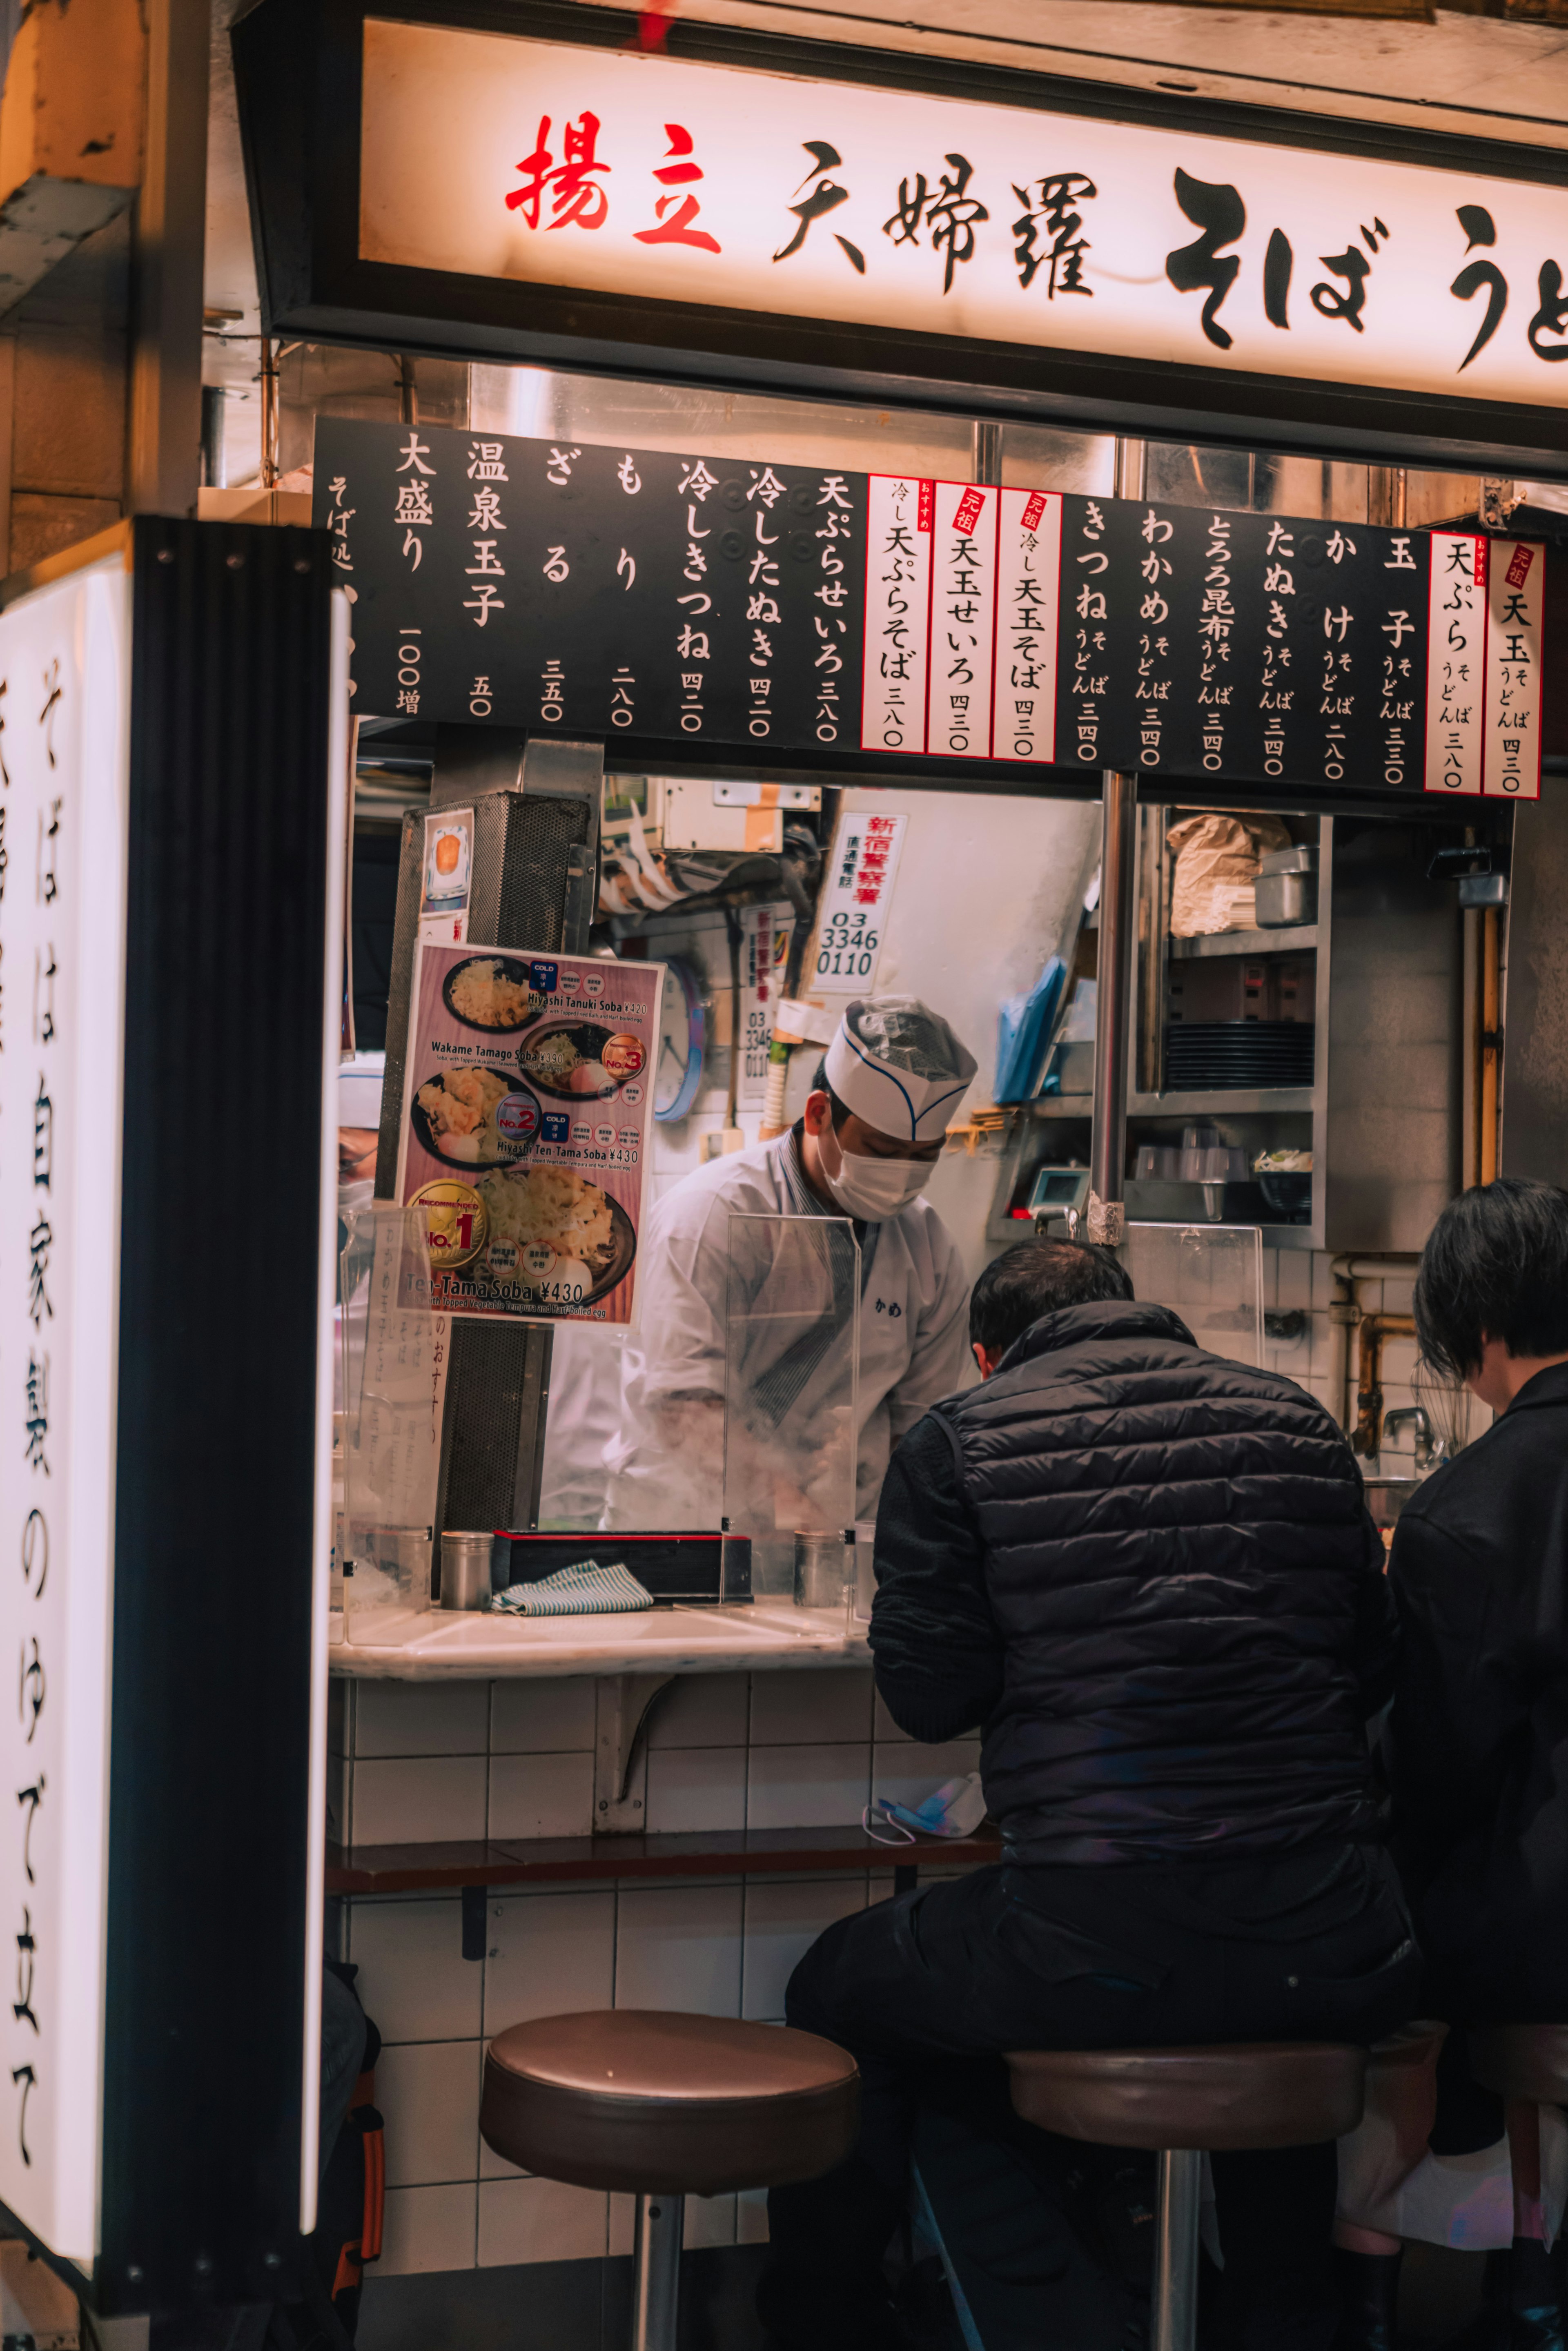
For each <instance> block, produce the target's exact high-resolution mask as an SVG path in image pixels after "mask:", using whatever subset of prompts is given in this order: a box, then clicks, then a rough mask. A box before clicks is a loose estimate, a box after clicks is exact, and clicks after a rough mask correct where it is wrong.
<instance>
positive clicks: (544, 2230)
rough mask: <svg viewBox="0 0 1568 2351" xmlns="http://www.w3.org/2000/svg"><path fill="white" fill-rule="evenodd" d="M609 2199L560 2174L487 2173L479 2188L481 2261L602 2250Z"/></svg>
mask: <svg viewBox="0 0 1568 2351" xmlns="http://www.w3.org/2000/svg"><path fill="white" fill-rule="evenodd" d="M607 2200H608V2199H606V2198H605V2197H604V2196H603V2195H602V2194H601V2191H600V2190H598V2189H592V2188H569V2187H568V2186H567V2185H566V2183H565V2181H564V2180H560V2179H523V2178H521V2177H515V2178H513V2179H486V2180H485V2181H484V2182H483V2183H482V2184H481V2186H480V2189H479V2267H480V2268H481V2269H495V2268H499V2267H503V2266H505V2265H507V2264H508V2263H511V2262H574V2261H585V2260H588V2259H591V2257H592V2256H593V2255H595V2254H602V2253H603V2252H604V2250H605V2241H606V2220H607V2212H606V2204H607Z"/></svg>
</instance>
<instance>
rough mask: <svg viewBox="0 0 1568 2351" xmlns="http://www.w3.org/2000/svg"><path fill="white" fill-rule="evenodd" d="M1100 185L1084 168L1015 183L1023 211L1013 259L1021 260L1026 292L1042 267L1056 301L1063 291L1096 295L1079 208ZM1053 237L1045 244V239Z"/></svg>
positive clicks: (1050, 297)
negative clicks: (1086, 265) (1088, 279)
mask: <svg viewBox="0 0 1568 2351" xmlns="http://www.w3.org/2000/svg"><path fill="white" fill-rule="evenodd" d="M1013 193H1014V195H1015V196H1016V197H1017V198H1018V200H1019V204H1021V205H1022V206H1023V211H1022V213H1021V214H1019V218H1018V219H1017V220H1016V221H1014V223H1013V235H1014V236H1015V237H1016V238H1017V239H1018V244H1017V246H1016V247H1015V248H1014V253H1013V259H1014V261H1015V262H1016V263H1017V265H1018V274H1019V286H1020V287H1022V288H1023V290H1024V291H1025V293H1027V292H1028V291H1029V289H1030V287H1031V286H1032V285H1033V283H1034V280H1035V277H1036V274H1037V272H1038V271H1039V270H1040V269H1041V268H1043V269H1044V271H1045V273H1046V277H1045V293H1046V299H1047V300H1048V301H1051V302H1054V300H1055V299H1056V297H1057V296H1058V295H1059V294H1087V295H1090V296H1092V294H1093V291H1094V288H1093V287H1092V286H1085V284H1084V283H1083V256H1084V255H1085V254H1086V253H1087V252H1088V250H1089V239H1088V238H1087V237H1086V236H1084V235H1082V227H1083V215H1082V213H1081V212H1080V211H1079V210H1078V206H1079V205H1080V204H1087V203H1089V202H1090V201H1091V199H1092V198H1093V197H1094V196H1097V195H1098V194H1099V193H1100V192H1099V190H1098V188H1096V186H1095V185H1094V183H1093V181H1092V179H1090V177H1089V175H1088V173H1087V172H1052V173H1051V175H1050V176H1049V177H1048V178H1045V179H1040V180H1030V182H1029V183H1028V184H1027V186H1025V187H1021V188H1020V187H1019V185H1018V184H1017V183H1016V182H1015V183H1014V185H1013ZM1042 235H1044V236H1045V237H1047V238H1049V240H1050V243H1049V244H1048V245H1047V246H1045V248H1044V249H1043V250H1041V247H1040V237H1041V236H1042Z"/></svg>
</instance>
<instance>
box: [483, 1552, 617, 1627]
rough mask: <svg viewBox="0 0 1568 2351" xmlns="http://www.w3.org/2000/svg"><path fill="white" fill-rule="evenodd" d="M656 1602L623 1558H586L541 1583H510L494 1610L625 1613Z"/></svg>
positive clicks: (495, 1612)
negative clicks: (611, 1562)
mask: <svg viewBox="0 0 1568 2351" xmlns="http://www.w3.org/2000/svg"><path fill="white" fill-rule="evenodd" d="M652 1606H653V1593H651V1592H649V1591H647V1590H646V1589H645V1588H644V1586H643V1585H642V1584H641V1583H638V1581H637V1579H636V1577H635V1576H634V1575H633V1574H632V1571H631V1569H630V1568H629V1567H623V1566H622V1565H621V1564H619V1562H618V1563H617V1564H616V1565H615V1566H613V1567H601V1566H600V1564H599V1562H598V1561H597V1560H596V1559H584V1560H580V1561H579V1562H578V1563H577V1565H576V1566H575V1567H558V1568H557V1570H556V1572H555V1573H554V1574H553V1575H546V1576H541V1577H540V1579H539V1581H538V1583H512V1584H508V1585H507V1589H506V1591H505V1592H497V1593H496V1594H495V1596H494V1598H493V1599H492V1600H491V1602H490V1612H491V1614H492V1615H496V1616H622V1615H625V1614H627V1613H628V1612H629V1611H631V1610H632V1609H635V1608H652Z"/></svg>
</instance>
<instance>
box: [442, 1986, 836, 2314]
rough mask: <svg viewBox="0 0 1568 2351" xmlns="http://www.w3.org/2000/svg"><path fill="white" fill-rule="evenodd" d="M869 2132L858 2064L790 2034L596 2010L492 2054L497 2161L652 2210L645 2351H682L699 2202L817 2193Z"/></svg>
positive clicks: (511, 2040)
mask: <svg viewBox="0 0 1568 2351" xmlns="http://www.w3.org/2000/svg"><path fill="white" fill-rule="evenodd" d="M859 2127H860V2075H859V2074H858V2072H857V2071H856V2068H855V2062H854V2059H853V2058H852V2057H850V2056H847V2055H846V2054H845V2053H844V2052H843V2051H842V2050H841V2049H837V2048H835V2047H834V2046H833V2044H832V2043H831V2041H820V2040H819V2039H818V2038H817V2036H816V2034H815V2033H812V2032H794V2031H792V2030H791V2029H790V2028H789V2026H787V2025H777V2024H741V2023H737V2022H736V2021H735V2020H734V2019H732V2018H729V2017H722V2016H680V2015H667V2014H664V2013H663V2012H662V2011H657V2010H649V2009H634V2008H612V2009H596V2010H593V2011H590V2012H588V2013H586V2014H584V2015H580V2016H546V2017H541V2018H540V2019H538V2022H535V2023H532V2024H514V2025H513V2026H512V2027H511V2029H510V2031H509V2032H501V2033H497V2036H496V2038H495V2040H494V2041H492V2042H491V2043H490V2046H489V2048H488V2049H487V2050H486V2053H485V2095H484V2099H483V2102H482V2104H481V2105H480V2108H479V2129H480V2133H481V2135H482V2137H484V2139H485V2140H486V2144H487V2145H488V2146H490V2147H494V2149H495V2151H496V2153H497V2155H499V2156H503V2157H504V2158H506V2160H507V2162H508V2163H515V2164H516V2165H517V2167H518V2168H519V2169H520V2170H523V2171H533V2172H538V2173H541V2174H542V2175H543V2176H544V2178H546V2179H565V2180H570V2182H571V2183H572V2184H573V2186H575V2187H578V2188H606V2189H620V2190H622V2191H623V2192H630V2193H631V2194H632V2195H633V2196H635V2198H636V2199H637V2225H636V2234H635V2239H634V2241H633V2247H632V2253H633V2262H634V2271H635V2278H636V2300H635V2306H634V2311H633V2315H632V2346H633V2351H675V2318H676V2310H677V2305H678V2302H679V2295H680V2259H681V2231H682V2224H683V2221H684V2220H685V2199H686V2198H687V2197H688V2196H721V2195H725V2194H727V2193H728V2192H729V2191H731V2190H733V2189H737V2188H781V2187H784V2186H787V2185H788V2184H789V2182H791V2181H794V2180H798V2179H817V2178H818V2177H819V2176H820V2175H821V2173H822V2172H824V2171H831V2169H832V2168H833V2166H834V2165H835V2164H836V2163H841V2162H842V2161H843V2159H844V2158H845V2157H846V2156H847V2155H848V2154H849V2153H850V2151H851V2149H852V2147H853V2146H854V2143H855V2135H856V2133H857V2131H858V2129H859Z"/></svg>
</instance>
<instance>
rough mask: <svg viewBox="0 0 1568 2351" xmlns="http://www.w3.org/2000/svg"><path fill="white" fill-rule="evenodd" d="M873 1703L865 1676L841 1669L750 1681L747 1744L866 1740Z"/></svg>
mask: <svg viewBox="0 0 1568 2351" xmlns="http://www.w3.org/2000/svg"><path fill="white" fill-rule="evenodd" d="M871 1698H872V1677H871V1675H870V1673H869V1671H867V1672H858V1671H853V1670H851V1669H849V1668H847V1667H839V1668H836V1669H834V1668H828V1669H825V1670H823V1671H822V1672H820V1673H807V1674H757V1675H754V1676H753V1677H752V1683H751V1743H752V1745H753V1746H754V1747H805V1746H817V1745H821V1744H825V1743H827V1742H829V1741H833V1740H852V1739H865V1738H867V1737H869V1735H870V1730H871ZM806 1825H808V1826H812V1827H814V1826H815V1825H816V1823H807V1824H806Z"/></svg>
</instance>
